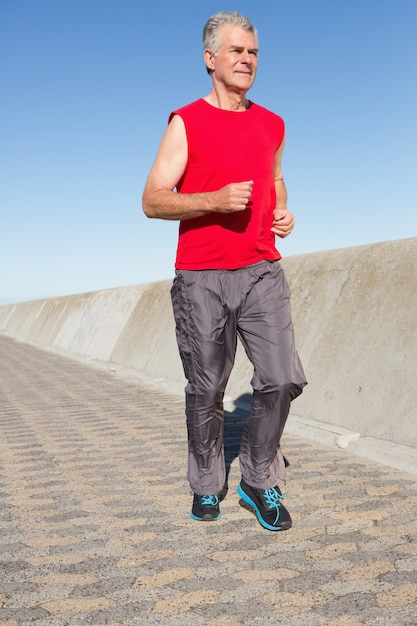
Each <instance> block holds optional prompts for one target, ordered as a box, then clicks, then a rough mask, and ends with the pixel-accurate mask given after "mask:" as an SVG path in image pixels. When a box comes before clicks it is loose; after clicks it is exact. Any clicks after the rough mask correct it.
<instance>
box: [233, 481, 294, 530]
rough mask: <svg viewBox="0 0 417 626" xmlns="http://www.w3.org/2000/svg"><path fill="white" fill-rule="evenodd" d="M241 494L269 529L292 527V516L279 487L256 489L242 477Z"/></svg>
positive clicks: (263, 524)
mask: <svg viewBox="0 0 417 626" xmlns="http://www.w3.org/2000/svg"><path fill="white" fill-rule="evenodd" d="M237 492H238V494H239V496H240V497H241V498H242V500H243V501H244V502H246V503H247V504H249V506H251V507H252V509H253V510H254V511H255V513H256V517H257V518H258V521H259V523H260V524H261V525H262V526H263V527H264V528H267V529H268V530H287V529H288V528H291V524H292V521H291V516H290V514H289V513H288V511H287V509H286V508H285V506H284V505H283V504H281V500H282V499H283V498H284V496H283V495H282V493H281V491H280V490H279V487H273V488H272V489H255V487H249V485H247V484H246V483H245V481H244V480H243V479H242V480H241V481H240V485H239V486H238V488H237Z"/></svg>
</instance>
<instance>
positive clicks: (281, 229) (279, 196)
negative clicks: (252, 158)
mask: <svg viewBox="0 0 417 626" xmlns="http://www.w3.org/2000/svg"><path fill="white" fill-rule="evenodd" d="M284 146H285V138H284V139H283V140H282V142H281V145H280V147H279V148H278V150H277V153H276V155H275V163H274V178H275V193H276V202H275V210H274V219H273V222H272V228H271V230H272V232H273V233H275V234H276V235H278V237H281V239H284V238H285V237H288V235H289V234H290V233H291V231H292V229H293V228H294V216H293V214H292V213H291V212H290V211H288V209H287V189H286V187H285V183H284V175H283V173H282V153H283V152H284Z"/></svg>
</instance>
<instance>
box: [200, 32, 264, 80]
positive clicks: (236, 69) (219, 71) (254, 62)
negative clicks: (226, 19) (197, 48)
mask: <svg viewBox="0 0 417 626" xmlns="http://www.w3.org/2000/svg"><path fill="white" fill-rule="evenodd" d="M221 42H222V43H221V45H220V48H219V51H218V53H217V54H216V55H211V54H210V53H209V54H208V55H207V57H206V62H207V61H208V67H209V68H210V69H213V70H214V77H213V78H214V80H215V81H217V82H220V83H223V85H224V86H225V87H226V88H227V89H228V90H231V91H235V92H246V91H247V90H248V89H250V87H252V85H253V82H254V80H255V75H256V69H257V66H258V46H257V43H256V38H255V35H254V34H253V33H251V32H249V31H247V30H243V28H240V27H239V26H232V25H230V24H225V25H224V26H223V27H222V29H221Z"/></svg>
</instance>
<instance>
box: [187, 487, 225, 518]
mask: <svg viewBox="0 0 417 626" xmlns="http://www.w3.org/2000/svg"><path fill="white" fill-rule="evenodd" d="M190 515H191V517H192V518H193V519H196V520H197V521H199V522H217V520H219V519H220V508H219V498H218V496H199V495H198V494H197V493H195V494H194V500H193V506H192V509H191V513H190Z"/></svg>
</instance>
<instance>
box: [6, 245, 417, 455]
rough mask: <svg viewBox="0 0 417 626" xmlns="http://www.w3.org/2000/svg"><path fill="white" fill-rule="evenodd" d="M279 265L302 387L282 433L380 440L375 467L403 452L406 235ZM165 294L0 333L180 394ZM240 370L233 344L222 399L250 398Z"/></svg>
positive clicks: (83, 309)
mask: <svg viewBox="0 0 417 626" xmlns="http://www.w3.org/2000/svg"><path fill="white" fill-rule="evenodd" d="M283 265H284V267H285V270H286V274H287V278H288V281H289V283H290V287H291V291H292V309H293V318H294V325H295V330H296V341H297V346H298V351H299V353H300V356H301V359H302V361H303V365H304V368H305V370H306V373H307V378H308V380H309V385H308V386H307V387H306V388H305V390H304V393H303V395H302V396H301V397H300V398H298V399H297V400H296V401H295V402H294V403H293V407H292V416H294V417H293V418H292V421H291V423H292V428H293V431H297V432H299V433H300V434H303V435H306V436H314V437H315V438H317V439H320V440H322V441H325V442H328V443H338V445H340V446H343V447H346V446H347V445H349V447H350V448H351V449H353V450H354V451H357V452H358V453H360V452H361V446H362V448H364V449H365V448H366V446H368V447H369V445H371V444H372V442H376V441H379V442H380V446H379V448H380V451H379V453H378V460H381V455H382V457H386V460H387V461H389V457H390V455H392V454H395V453H396V454H397V456H403V455H404V454H405V455H406V456H407V454H411V456H413V454H414V451H412V450H411V448H413V449H414V450H417V419H416V418H417V391H416V389H417V385H416V371H417V238H412V239H405V240H401V241H392V242H385V243H379V244H372V245H367V246H360V247H356V248H346V249H340V250H333V251H327V252H320V253H315V254H308V255H302V256H297V257H289V258H287V259H285V260H284V261H283ZM170 286H171V281H161V282H157V283H149V284H144V285H138V286H132V287H124V288H118V289H109V290H106V291H101V292H96V293H87V294H80V295H76V296H66V297H60V298H51V299H47V300H37V301H32V302H24V303H19V304H15V305H8V306H3V307H0V332H1V333H3V334H7V335H9V336H11V337H14V338H17V339H19V340H21V341H24V342H30V343H34V344H37V345H40V346H42V347H44V348H46V349H49V350H54V351H59V352H61V353H65V354H70V355H72V356H77V357H80V358H88V359H92V360H96V361H99V362H105V363H108V364H111V366H112V367H115V368H116V369H119V368H120V369H126V370H127V369H129V370H131V371H135V372H138V373H140V375H143V376H145V377H147V379H149V380H150V381H151V380H153V381H155V380H157V381H158V384H163V383H164V382H166V383H169V384H172V385H174V386H175V385H177V387H178V389H180V390H181V392H182V389H183V386H184V378H183V373H182V368H181V364H180V360H179V357H178V354H177V347H176V344H175V333H174V322H173V318H172V311H171V303H170V295H169V290H170ZM251 370H252V368H251V366H250V363H249V362H248V361H247V359H246V356H245V355H244V353H243V350H242V349H241V348H239V350H238V355H237V360H236V365H235V369H234V371H233V373H232V376H231V379H230V382H229V385H228V390H227V394H228V396H229V398H230V399H231V400H233V401H236V400H238V399H239V398H243V397H245V394H246V397H247V394H248V393H250V391H251V389H250V384H249V381H250V378H251V375H252V371H251ZM289 428H290V423H289ZM396 446H400V447H399V448H398V447H396ZM404 446H405V447H404ZM374 447H375V446H374ZM381 450H382V451H381ZM366 455H367V456H372V454H370V453H367V454H366ZM382 460H384V458H382ZM414 462H417V456H416V457H415V458H414ZM394 464H395V463H394ZM397 465H398V463H397Z"/></svg>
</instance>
